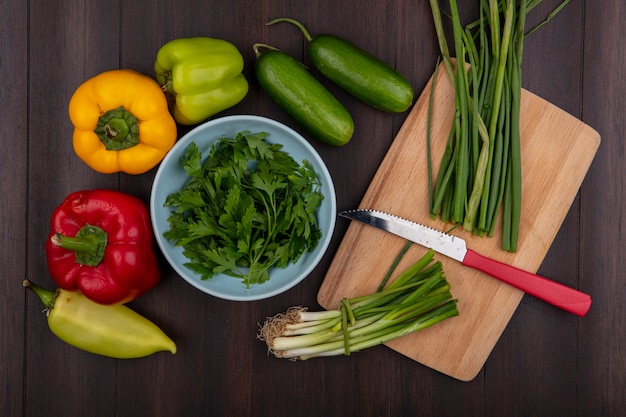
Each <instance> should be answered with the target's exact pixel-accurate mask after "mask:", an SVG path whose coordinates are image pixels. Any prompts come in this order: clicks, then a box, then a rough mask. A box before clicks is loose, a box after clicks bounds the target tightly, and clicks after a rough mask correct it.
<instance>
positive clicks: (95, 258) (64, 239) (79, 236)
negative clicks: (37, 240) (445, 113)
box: [51, 224, 108, 266]
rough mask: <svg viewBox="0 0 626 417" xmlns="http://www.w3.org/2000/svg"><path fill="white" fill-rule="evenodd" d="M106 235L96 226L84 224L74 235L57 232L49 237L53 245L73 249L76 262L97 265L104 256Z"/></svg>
mask: <svg viewBox="0 0 626 417" xmlns="http://www.w3.org/2000/svg"><path fill="white" fill-rule="evenodd" d="M107 237H108V236H107V233H106V232H105V231H104V230H102V229H101V228H99V227H98V226H92V225H90V224H86V225H85V226H83V227H82V228H81V229H80V230H79V231H78V232H77V233H76V236H74V237H71V236H65V235H63V234H61V233H57V234H55V235H54V236H52V238H51V239H52V243H53V244H54V245H55V246H60V247H62V248H63V249H68V250H71V251H74V253H75V254H76V263H79V264H82V265H88V266H97V265H98V264H99V263H100V262H102V259H103V258H104V250H105V248H106V245H107Z"/></svg>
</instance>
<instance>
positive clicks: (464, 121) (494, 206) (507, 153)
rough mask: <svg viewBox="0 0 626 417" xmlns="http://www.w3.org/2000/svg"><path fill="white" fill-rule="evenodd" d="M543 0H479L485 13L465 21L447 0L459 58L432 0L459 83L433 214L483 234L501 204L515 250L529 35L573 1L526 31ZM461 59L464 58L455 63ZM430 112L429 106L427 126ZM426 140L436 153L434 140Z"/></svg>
mask: <svg viewBox="0 0 626 417" xmlns="http://www.w3.org/2000/svg"><path fill="white" fill-rule="evenodd" d="M539 3H541V0H521V1H516V0H480V16H479V18H478V19H476V20H475V21H473V22H470V23H469V24H467V25H465V26H464V27H463V26H462V25H461V19H460V16H459V12H458V8H457V3H456V0H449V5H450V13H449V17H450V21H451V24H452V38H453V41H454V42H453V45H454V53H455V60H456V62H455V61H453V60H452V58H451V55H450V49H449V47H448V44H447V40H446V35H445V31H444V22H443V20H442V13H441V11H440V9H439V2H438V0H430V5H431V10H432V14H433V20H434V26H435V31H436V33H437V40H438V44H439V48H440V52H441V56H442V58H443V63H444V66H445V68H446V72H447V74H448V77H449V78H450V81H451V83H452V85H453V86H454V88H455V115H454V119H453V122H452V125H451V127H450V133H449V135H448V142H447V143H446V147H445V150H444V153H443V155H442V157H441V164H440V168H439V173H438V174H437V176H436V178H437V180H436V181H435V184H434V186H433V185H432V184H431V182H432V181H430V180H429V187H430V189H429V202H430V216H431V217H432V218H433V219H434V218H436V217H437V216H439V217H440V218H441V220H443V221H444V222H451V223H453V224H455V225H462V226H463V228H464V229H465V230H467V231H470V232H472V233H474V234H476V235H479V236H483V235H488V236H493V234H494V230H495V227H496V223H497V219H498V213H499V212H500V211H501V213H502V216H501V220H502V249H504V250H506V251H510V252H515V251H516V250H517V241H518V238H519V223H520V217H521V198H522V172H521V154H520V148H521V145H520V122H519V117H520V99H521V91H522V84H521V65H522V55H523V41H524V38H525V36H527V35H528V34H530V33H532V32H534V31H535V30H537V29H538V28H539V27H541V26H543V25H544V24H546V23H547V22H549V21H550V20H551V19H552V18H554V16H555V15H556V14H557V13H558V12H559V11H560V10H562V9H563V7H565V5H566V4H567V3H569V0H563V1H562V2H561V4H560V5H559V6H558V7H557V8H556V9H554V10H553V11H552V12H551V13H550V15H549V16H548V17H547V18H546V19H545V20H544V21H543V22H541V23H540V24H539V25H537V26H536V27H534V28H533V29H532V30H531V31H529V32H528V34H525V33H524V25H525V22H526V15H527V13H528V12H529V11H530V10H532V9H533V8H535V7H536V6H537V5H538V4H539ZM456 63H458V64H459V65H457V66H456V67H455V64H456ZM466 63H469V69H467V68H466V66H465V64H466ZM461 64H463V65H461ZM433 85H434V84H433ZM433 88H434V87H433ZM431 95H432V92H431ZM430 106H432V100H431V104H430ZM430 117H431V115H430V113H429V126H430ZM429 129H430V127H429ZM427 146H428V149H427V151H428V152H427V153H428V155H429V158H430V146H431V144H430V141H429V143H428V144H427ZM431 166H432V163H431V161H429V163H428V167H429V173H428V175H429V178H432V177H433V174H432V172H431V169H432V168H431Z"/></svg>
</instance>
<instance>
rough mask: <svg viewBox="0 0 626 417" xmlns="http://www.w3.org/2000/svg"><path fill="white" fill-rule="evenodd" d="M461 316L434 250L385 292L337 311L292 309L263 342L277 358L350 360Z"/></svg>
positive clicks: (273, 322)
mask: <svg viewBox="0 0 626 417" xmlns="http://www.w3.org/2000/svg"><path fill="white" fill-rule="evenodd" d="M384 281H386V278H385V280H384ZM458 314H459V312H458V310H457V307H456V300H455V299H452V295H451V293H450V285H449V284H448V282H447V280H446V278H445V274H444V272H443V268H442V265H441V262H439V261H436V262H435V261H434V252H433V251H432V250H431V251H428V252H427V253H426V254H425V255H424V256H423V257H422V258H420V259H419V260H418V261H417V262H416V263H414V264H413V265H412V266H411V267H409V268H408V269H407V270H406V271H404V272H403V273H402V274H400V275H399V276H398V277H397V278H396V279H395V280H394V281H393V282H391V283H390V284H389V285H387V286H386V287H385V288H382V289H379V290H377V291H376V292H374V293H373V294H369V295H364V296H359V297H354V298H350V299H347V298H344V299H343V300H342V301H341V306H340V308H338V309H336V310H328V311H316V312H310V311H308V310H307V309H306V308H303V307H291V308H289V309H288V310H287V311H286V312H285V313H281V314H277V315H275V316H273V317H269V318H267V320H266V321H265V323H264V324H263V325H262V326H261V329H260V331H259V334H258V338H259V339H260V340H262V341H264V342H265V343H266V344H267V347H268V349H269V351H270V352H271V353H272V354H274V356H276V357H278V358H288V359H292V360H305V359H309V358H313V357H321V356H337V355H350V353H351V352H357V351H360V350H363V349H365V348H369V347H373V346H376V345H380V344H382V343H385V342H388V341H390V340H392V339H395V338H397V337H400V336H403V335H406V334H409V333H413V332H416V331H418V330H422V329H425V328H427V327H430V326H432V325H434V324H436V323H439V322H441V321H443V320H445V319H447V318H450V317H454V316H457V315H458Z"/></svg>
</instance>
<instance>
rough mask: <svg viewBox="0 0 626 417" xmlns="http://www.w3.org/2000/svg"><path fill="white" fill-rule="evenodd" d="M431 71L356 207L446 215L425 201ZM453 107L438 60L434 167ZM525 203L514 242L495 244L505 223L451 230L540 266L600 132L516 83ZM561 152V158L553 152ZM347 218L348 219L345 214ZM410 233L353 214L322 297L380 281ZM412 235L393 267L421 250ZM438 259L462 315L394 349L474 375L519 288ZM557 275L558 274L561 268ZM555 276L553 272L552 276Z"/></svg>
mask: <svg viewBox="0 0 626 417" xmlns="http://www.w3.org/2000/svg"><path fill="white" fill-rule="evenodd" d="M433 81H434V77H432V78H431V80H430V81H429V82H428V84H427V85H426V87H425V88H424V90H423V93H422V95H421V96H420V97H419V99H418V101H417V102H416V103H415V105H414V107H413V109H412V110H411V112H410V114H409V115H408V117H407V119H406V121H405V122H404V124H403V125H402V128H401V129H400V131H399V132H398V135H397V136H396V138H395V139H394V141H393V143H392V144H391V147H390V148H389V151H388V152H387V154H386V155H385V158H384V159H383V161H382V163H381V165H380V168H379V169H378V171H377V172H376V175H375V176H374V178H373V180H372V183H371V185H370V186H369V188H368V189H367V191H366V193H365V196H364V197H363V200H362V201H361V203H360V204H359V207H358V208H364V209H375V210H381V211H384V212H387V213H393V214H395V215H398V216H401V217H404V218H406V219H409V220H413V221H416V222H418V223H421V224H423V225H426V226H429V227H432V228H435V229H438V230H444V231H446V230H450V229H451V228H452V225H450V224H445V223H443V222H442V221H440V220H435V221H434V220H432V219H431V217H430V214H429V207H428V181H427V180H426V178H428V157H427V155H426V154H425V152H424V150H425V149H426V148H427V139H426V136H427V135H426V131H427V129H428V126H429V124H428V117H429V103H430V101H431V90H432V84H433ZM453 116H454V88H453V86H452V84H451V83H450V81H449V78H448V76H447V75H446V71H445V68H444V67H443V65H442V66H441V67H440V68H439V70H438V76H437V79H436V87H435V90H434V95H433V106H432V115H431V117H432V119H431V123H430V126H431V127H430V129H431V151H432V159H433V161H432V162H433V172H434V173H435V175H436V173H437V172H439V161H440V160H441V155H442V154H443V152H444V148H445V147H446V142H447V138H448V135H449V131H450V126H451V124H452V119H453ZM520 136H521V155H522V156H523V160H522V196H523V197H522V213H521V219H520V236H519V241H518V248H517V252H515V253H509V252H504V251H503V250H502V249H501V233H500V232H501V230H500V228H499V227H498V228H497V229H496V232H495V233H494V235H493V237H492V238H488V237H485V238H481V237H477V236H474V235H472V234H471V233H468V232H466V231H464V230H462V228H461V229H457V230H454V231H453V232H451V233H452V234H454V235H455V236H459V237H461V238H463V239H464V240H465V242H466V244H467V246H468V248H471V249H473V250H475V251H477V252H478V253H480V254H482V255H484V256H487V257H490V258H492V259H495V260H498V261H500V262H505V263H507V264H510V265H514V266H516V267H518V268H521V269H523V270H526V271H530V272H536V271H537V269H538V268H539V266H540V265H541V262H542V261H543V259H544V257H545V255H546V253H547V252H548V250H549V249H550V245H551V244H552V241H553V240H554V237H555V236H556V234H557V232H558V230H559V228H560V227H561V223H562V222H563V220H564V219H565V216H566V215H567V212H568V210H569V208H570V205H571V203H572V201H573V200H574V198H575V197H576V193H577V192H578V189H579V187H580V185H581V183H582V181H583V179H584V177H585V174H586V173H587V170H588V168H589V165H590V164H591V162H592V160H593V158H594V156H595V154H596V151H597V149H598V146H599V145H600V136H599V135H598V133H597V132H596V131H595V130H594V129H593V128H591V127H590V126H588V125H586V124H584V123H583V122H581V121H580V120H578V119H576V118H575V117H573V116H572V115H570V114H569V113H566V112H564V111H563V110H560V109H559V108H558V107H556V106H554V105H552V104H550V103H549V102H547V101H545V100H543V99H542V98H540V97H538V96H537V95H535V94H532V93H530V92H528V91H527V90H523V91H522V99H521V109H520ZM555 154H559V155H560V157H559V159H558V161H555V160H554V158H553V157H552V156H553V155H555ZM344 221H346V220H344ZM405 243H406V240H405V239H402V238H398V237H396V236H394V235H391V234H389V233H385V232H381V231H380V230H378V229H376V228H373V227H369V226H366V225H363V224H360V223H358V222H353V224H350V226H349V228H348V231H347V232H346V235H345V237H344V239H343V240H342V242H341V245H340V246H339V249H338V250H337V253H336V255H335V257H334V258H333V262H332V263H331V265H330V268H329V270H328V272H327V274H326V277H325V278H324V281H323V282H322V286H321V288H320V291H319V293H318V296H317V298H318V302H319V303H320V304H321V305H322V306H323V307H325V308H327V309H330V308H338V307H339V304H340V302H341V299H342V298H343V297H355V296H359V295H364V294H369V293H372V292H374V291H376V288H377V287H378V285H379V283H380V281H381V279H382V277H383V276H385V274H386V273H387V270H388V269H389V267H390V265H391V262H392V261H393V260H394V259H395V258H396V256H397V254H398V253H399V252H400V250H401V249H402V247H403V246H404V245H405ZM425 251H426V249H425V248H422V247H417V245H414V246H413V247H412V251H411V252H408V253H407V254H406V255H405V257H404V258H403V260H404V262H403V263H402V264H401V265H399V266H398V268H397V269H396V275H397V274H399V273H401V272H402V271H403V270H404V269H406V268H407V267H408V266H409V265H410V264H411V263H413V262H415V261H416V260H417V259H419V257H421V256H422V255H423V254H424V253H425ZM436 259H437V260H441V262H442V263H443V267H444V271H445V273H446V277H447V279H448V282H449V283H450V286H451V291H452V295H453V297H454V298H456V299H458V309H459V316H458V317H455V318H454V319H451V320H447V321H446V322H445V323H442V324H441V325H438V326H433V327H431V328H429V329H426V330H425V331H422V332H419V333H414V334H412V335H409V336H407V337H403V338H400V339H397V340H393V341H391V342H389V343H388V344H387V345H388V346H389V347H391V348H392V349H394V350H396V351H398V352H400V353H402V354H404V355H406V356H408V357H409V358H412V359H414V360H416V361H418V362H420V363H422V364H424V365H427V366H429V367H431V368H433V369H435V370H437V371H439V372H442V373H444V374H446V375H449V376H451V377H454V378H457V379H459V380H462V381H469V380H472V379H474V378H475V377H476V375H477V374H478V373H479V371H480V370H481V368H482V366H483V365H484V363H485V361H486V360H487V358H488V356H489V354H490V353H491V351H492V349H493V347H494V346H495V344H496V342H497V341H498V339H499V337H500V335H501V334H502V332H503V331H504V329H505V327H506V325H507V323H508V322H509V320H510V318H511V316H512V315H513V313H514V312H515V310H516V308H517V305H518V304H519V302H520V300H521V298H522V295H523V293H522V292H521V291H519V290H517V289H514V288H511V287H510V286H508V285H506V284H504V283H502V282H500V281H497V280H495V279H493V278H491V277H489V276H488V275H486V274H484V273H482V272H480V271H476V270H474V269H469V268H467V267H465V266H463V265H461V264H460V263H459V262H457V261H455V260H453V259H449V258H446V257H445V256H437V257H436ZM557 278H558V277H557ZM556 280H558V279H556Z"/></svg>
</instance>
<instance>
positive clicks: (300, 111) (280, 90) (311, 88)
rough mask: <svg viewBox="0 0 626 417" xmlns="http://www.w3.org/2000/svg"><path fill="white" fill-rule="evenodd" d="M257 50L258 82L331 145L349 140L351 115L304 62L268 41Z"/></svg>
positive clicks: (279, 102) (316, 134) (352, 127)
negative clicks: (270, 44)
mask: <svg viewBox="0 0 626 417" xmlns="http://www.w3.org/2000/svg"><path fill="white" fill-rule="evenodd" d="M260 48H266V50H264V51H263V52H261V51H260ZM254 52H255V54H256V57H257V60H256V64H255V67H254V73H255V76H256V79H257V81H258V82H259V85H260V86H261V88H262V89H263V90H264V91H265V92H266V93H267V94H268V95H269V96H270V97H271V98H272V99H273V100H274V101H275V102H276V104H278V105H279V106H280V107H281V108H282V109H283V110H285V112H287V114H288V115H289V116H291V118H293V119H294V120H295V121H296V123H298V124H299V125H300V127H302V128H303V129H304V130H305V131H307V132H308V133H309V134H311V135H312V136H314V137H315V138H316V139H319V140H321V141H322V142H325V143H327V144H329V145H334V146H342V145H345V144H347V143H348V141H350V138H351V137H352V134H353V133H354V121H353V120H352V116H351V115H350V113H349V112H348V110H347V109H346V108H345V107H344V106H343V105H342V104H341V103H340V102H339V100H337V99H336V98H335V96H333V95H332V93H331V92H330V91H328V89H326V87H324V86H323V85H322V83H320V82H319V81H318V80H317V79H316V78H315V77H314V76H313V75H312V74H311V73H310V72H309V71H308V70H307V69H306V68H305V67H304V65H303V64H302V63H300V62H298V61H297V60H295V59H294V58H292V57H291V56H289V55H287V54H286V53H284V52H282V51H279V50H278V49H276V48H273V47H271V46H269V45H265V44H260V43H257V44H254Z"/></svg>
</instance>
